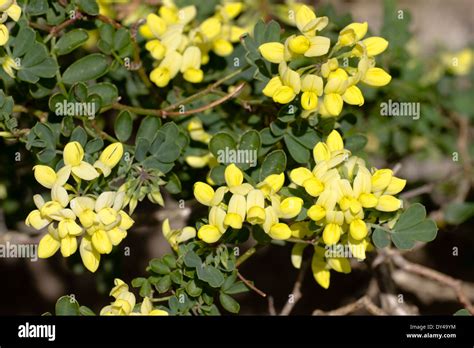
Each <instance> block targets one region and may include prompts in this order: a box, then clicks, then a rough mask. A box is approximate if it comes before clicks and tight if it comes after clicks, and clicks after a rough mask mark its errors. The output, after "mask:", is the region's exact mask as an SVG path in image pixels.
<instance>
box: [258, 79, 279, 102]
mask: <svg viewBox="0 0 474 348" xmlns="http://www.w3.org/2000/svg"><path fill="white" fill-rule="evenodd" d="M281 86H283V84H282V82H281V79H280V77H279V76H275V77H274V78H272V79H271V80H270V81H268V83H267V85H266V86H265V88H264V89H263V90H262V93H263V94H264V95H266V96H267V97H270V98H271V97H273V95H274V94H275V92H276V91H277V89H278V88H280V87H281Z"/></svg>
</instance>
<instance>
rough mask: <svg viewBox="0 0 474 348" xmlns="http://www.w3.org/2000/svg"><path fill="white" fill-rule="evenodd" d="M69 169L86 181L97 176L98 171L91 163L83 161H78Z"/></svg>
mask: <svg viewBox="0 0 474 348" xmlns="http://www.w3.org/2000/svg"><path fill="white" fill-rule="evenodd" d="M71 171H72V173H73V174H74V175H76V176H77V177H79V178H81V179H83V180H87V181H90V180H94V179H95V178H97V177H98V176H99V173H98V172H97V170H95V168H94V167H93V166H92V164H90V163H87V162H84V161H83V162H80V164H79V165H77V166H73V167H72V168H71Z"/></svg>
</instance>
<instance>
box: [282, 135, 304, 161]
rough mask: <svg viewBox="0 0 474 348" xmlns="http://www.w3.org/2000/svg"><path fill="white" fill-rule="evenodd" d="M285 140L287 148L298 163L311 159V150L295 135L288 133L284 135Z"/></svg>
mask: <svg viewBox="0 0 474 348" xmlns="http://www.w3.org/2000/svg"><path fill="white" fill-rule="evenodd" d="M283 139H284V140H285V145H286V148H287V149H288V152H289V153H290V155H291V157H293V159H294V160H295V161H296V162H298V163H308V161H309V150H308V149H307V148H306V147H304V146H303V145H301V144H300V143H299V142H298V141H297V140H296V138H295V137H293V136H292V135H290V134H288V133H286V134H285V135H284V136H283Z"/></svg>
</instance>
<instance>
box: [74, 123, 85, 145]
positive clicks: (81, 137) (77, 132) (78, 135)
mask: <svg viewBox="0 0 474 348" xmlns="http://www.w3.org/2000/svg"><path fill="white" fill-rule="evenodd" d="M70 140H71V141H77V142H79V143H80V144H81V146H82V147H84V146H86V142H87V133H86V131H85V130H84V128H82V127H81V126H77V127H76V128H74V130H73V131H72V134H71V139H70Z"/></svg>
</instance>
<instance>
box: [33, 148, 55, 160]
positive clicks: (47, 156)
mask: <svg viewBox="0 0 474 348" xmlns="http://www.w3.org/2000/svg"><path fill="white" fill-rule="evenodd" d="M36 156H37V157H38V159H39V161H40V162H42V163H49V162H51V161H52V160H53V159H54V158H55V157H56V151H55V150H53V149H44V150H41V151H40V152H38V154H37V155H36Z"/></svg>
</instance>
